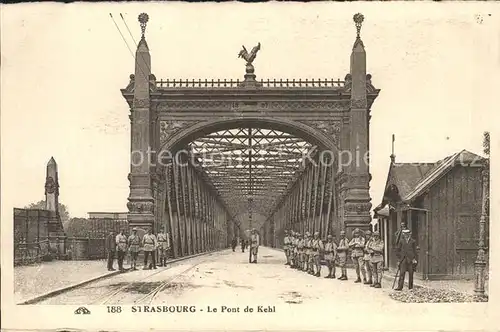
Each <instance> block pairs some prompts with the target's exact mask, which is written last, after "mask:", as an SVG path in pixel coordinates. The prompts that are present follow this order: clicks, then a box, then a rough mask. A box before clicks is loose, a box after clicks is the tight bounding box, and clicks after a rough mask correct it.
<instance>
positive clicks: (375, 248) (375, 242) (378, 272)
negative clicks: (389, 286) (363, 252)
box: [368, 232, 384, 288]
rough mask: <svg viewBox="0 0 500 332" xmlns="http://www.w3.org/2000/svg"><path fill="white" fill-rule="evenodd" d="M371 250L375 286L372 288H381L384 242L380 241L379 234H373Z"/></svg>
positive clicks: (369, 245) (370, 243) (369, 244)
mask: <svg viewBox="0 0 500 332" xmlns="http://www.w3.org/2000/svg"><path fill="white" fill-rule="evenodd" d="M368 249H369V250H370V264H371V266H372V271H373V284H372V285H370V286H371V287H375V288H381V287H382V286H381V284H380V283H381V282H382V270H383V268H384V242H383V241H382V240H381V239H380V233H379V232H373V237H372V239H371V240H370V242H369V243H368Z"/></svg>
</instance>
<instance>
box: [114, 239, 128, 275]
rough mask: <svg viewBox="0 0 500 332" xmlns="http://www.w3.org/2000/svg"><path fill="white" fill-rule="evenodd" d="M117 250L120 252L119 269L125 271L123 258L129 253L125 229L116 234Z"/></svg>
mask: <svg viewBox="0 0 500 332" xmlns="http://www.w3.org/2000/svg"><path fill="white" fill-rule="evenodd" d="M116 251H117V254H118V269H119V270H120V271H123V270H124V268H123V259H124V258H125V255H126V254H127V237H126V236H125V231H124V230H123V229H122V230H121V231H120V233H119V234H118V235H117V236H116Z"/></svg>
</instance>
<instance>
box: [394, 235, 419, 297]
mask: <svg viewBox="0 0 500 332" xmlns="http://www.w3.org/2000/svg"><path fill="white" fill-rule="evenodd" d="M396 248H397V250H396V255H397V257H398V267H399V282H398V287H397V288H396V289H395V290H397V291H400V290H402V289H403V286H404V282H405V275H406V272H408V289H412V288H413V272H414V271H415V267H416V265H417V244H416V242H415V240H414V239H413V237H412V235H411V231H410V230H409V229H403V230H402V231H401V236H400V239H399V242H398V243H397V244H396Z"/></svg>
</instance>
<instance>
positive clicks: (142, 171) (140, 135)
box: [127, 13, 154, 227]
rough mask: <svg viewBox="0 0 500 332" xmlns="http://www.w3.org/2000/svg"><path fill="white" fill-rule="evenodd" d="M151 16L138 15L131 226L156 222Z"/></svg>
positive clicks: (129, 219) (132, 143) (129, 205)
mask: <svg viewBox="0 0 500 332" xmlns="http://www.w3.org/2000/svg"><path fill="white" fill-rule="evenodd" d="M148 19H149V17H148V15H147V14H145V13H143V14H140V15H139V22H140V24H141V32H142V36H141V40H140V41H139V44H138V45H137V51H136V54H135V75H134V76H133V77H131V79H132V81H133V82H131V84H132V83H133V84H134V85H133V92H134V101H133V105H132V109H131V115H130V121H131V126H132V130H131V131H132V142H131V149H132V151H131V165H130V174H129V181H130V195H129V197H128V201H129V202H128V203H127V207H128V209H129V214H128V221H129V226H131V227H133V226H139V227H150V226H152V225H153V221H154V215H153V212H154V203H153V202H154V199H153V195H152V186H151V167H150V166H151V165H150V157H151V156H150V155H148V154H147V151H151V149H152V148H151V145H152V144H151V143H152V142H151V139H152V135H151V134H152V133H151V132H150V128H151V126H150V123H151V121H152V119H151V110H150V107H151V103H150V95H149V93H150V88H149V79H150V75H151V56H150V54H149V47H148V44H147V42H146V38H145V36H144V34H145V32H146V24H147V22H148Z"/></svg>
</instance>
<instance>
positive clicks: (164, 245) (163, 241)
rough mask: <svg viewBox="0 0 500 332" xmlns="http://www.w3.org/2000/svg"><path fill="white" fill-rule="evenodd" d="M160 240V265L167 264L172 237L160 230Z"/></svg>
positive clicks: (158, 237)
mask: <svg viewBox="0 0 500 332" xmlns="http://www.w3.org/2000/svg"><path fill="white" fill-rule="evenodd" d="M157 240H158V252H159V254H160V255H159V256H160V261H159V264H158V265H159V266H167V251H168V248H169V247H170V243H169V242H170V241H169V240H170V239H169V238H168V237H167V235H166V234H165V233H163V232H162V231H160V233H158V235H157Z"/></svg>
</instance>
